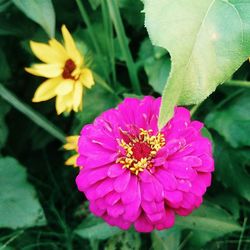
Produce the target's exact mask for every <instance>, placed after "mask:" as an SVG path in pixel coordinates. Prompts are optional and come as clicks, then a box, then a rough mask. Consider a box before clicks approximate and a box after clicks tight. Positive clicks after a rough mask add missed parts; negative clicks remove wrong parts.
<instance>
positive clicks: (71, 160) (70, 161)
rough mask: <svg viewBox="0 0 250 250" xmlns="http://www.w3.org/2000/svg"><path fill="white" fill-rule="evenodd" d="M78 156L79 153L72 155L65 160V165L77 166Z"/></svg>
mask: <svg viewBox="0 0 250 250" xmlns="http://www.w3.org/2000/svg"><path fill="white" fill-rule="evenodd" d="M77 158H78V154H76V155H73V156H71V157H70V158H69V159H68V160H67V161H66V162H65V165H67V166H74V167H77V165H76V160H77Z"/></svg>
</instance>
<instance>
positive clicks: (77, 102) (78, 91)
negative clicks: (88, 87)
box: [73, 81, 83, 112]
mask: <svg viewBox="0 0 250 250" xmlns="http://www.w3.org/2000/svg"><path fill="white" fill-rule="evenodd" d="M82 92H83V86H82V84H81V83H80V82H79V81H77V82H76V83H75V89H74V97H73V110H74V111H75V112H78V111H79V108H80V107H81V104H82Z"/></svg>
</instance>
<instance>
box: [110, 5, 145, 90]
mask: <svg viewBox="0 0 250 250" xmlns="http://www.w3.org/2000/svg"><path fill="white" fill-rule="evenodd" d="M107 3H108V8H109V13H110V16H111V18H112V20H113V23H114V26H115V30H116V34H117V37H118V41H119V44H120V47H121V50H122V53H123V56H124V57H125V61H126V64H127V67H128V72H129V77H130V80H131V83H132V86H133V89H134V91H135V93H136V94H138V95H141V88H140V84H139V79H138V76H137V72H136V66H135V63H134V61H133V58H132V55H131V52H130V49H129V46H128V41H127V37H126V34H125V30H124V26H123V23H122V18H121V15H120V11H119V7H118V4H117V0H108V1H107Z"/></svg>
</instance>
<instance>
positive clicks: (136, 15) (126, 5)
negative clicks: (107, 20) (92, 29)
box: [118, 0, 144, 30]
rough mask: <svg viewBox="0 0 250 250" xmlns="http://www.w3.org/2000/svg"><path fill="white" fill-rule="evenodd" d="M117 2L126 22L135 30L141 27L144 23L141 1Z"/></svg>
mask: <svg viewBox="0 0 250 250" xmlns="http://www.w3.org/2000/svg"><path fill="white" fill-rule="evenodd" d="M118 3H119V8H121V13H122V16H123V17H124V19H125V20H126V21H127V22H128V24H130V25H131V26H132V27H133V29H135V30H139V29H140V28H142V27H143V25H144V15H143V14H142V10H143V3H142V2H141V1H134V0H118Z"/></svg>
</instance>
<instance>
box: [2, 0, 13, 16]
mask: <svg viewBox="0 0 250 250" xmlns="http://www.w3.org/2000/svg"><path fill="white" fill-rule="evenodd" d="M10 5H11V1H10V0H0V13H1V12H4V11H6V10H7V9H8V7H9V6H10Z"/></svg>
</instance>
